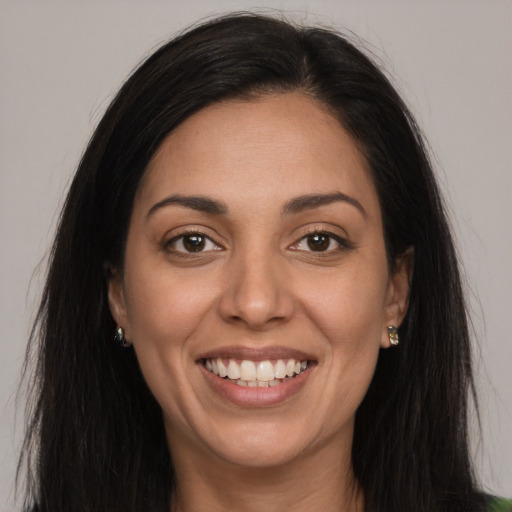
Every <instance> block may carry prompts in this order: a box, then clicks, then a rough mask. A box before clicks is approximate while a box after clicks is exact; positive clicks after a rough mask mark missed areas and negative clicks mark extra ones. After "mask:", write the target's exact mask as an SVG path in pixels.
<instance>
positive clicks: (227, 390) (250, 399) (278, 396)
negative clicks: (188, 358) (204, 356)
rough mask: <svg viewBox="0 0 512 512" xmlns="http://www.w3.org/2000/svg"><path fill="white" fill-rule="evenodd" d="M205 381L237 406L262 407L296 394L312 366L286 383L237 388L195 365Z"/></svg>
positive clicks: (200, 364)
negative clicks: (263, 386)
mask: <svg viewBox="0 0 512 512" xmlns="http://www.w3.org/2000/svg"><path fill="white" fill-rule="evenodd" d="M197 364H198V366H199V369H200V370H201V371H202V373H203V375H204V377H205V379H206V381H207V382H208V384H209V385H210V387H212V388H213V389H214V391H216V392H217V393H218V394H219V395H221V396H222V397H224V398H225V399H227V400H229V401H230V402H233V403H234V404H237V405H242V406H246V407H262V406H267V405H277V404H280V403H282V402H284V401H286V400H288V399H289V398H290V397H292V396H293V395H295V394H296V393H298V392H299V391H300V390H301V389H302V387H303V386H304V384H305V383H306V381H307V379H308V377H309V376H310V374H311V370H312V366H313V365H310V364H308V367H307V368H306V369H305V370H304V371H303V372H301V373H300V374H299V375H297V376H295V377H293V378H292V379H290V380H287V381H286V382H283V383H281V384H278V385H277V386H271V387H267V388H260V387H254V388H252V387H248V386H239V385H238V384H235V383H234V382H231V381H230V380H228V379H223V378H222V377H218V376H217V375H215V374H214V373H212V372H210V371H208V370H207V369H206V368H205V367H204V366H203V364H202V363H197Z"/></svg>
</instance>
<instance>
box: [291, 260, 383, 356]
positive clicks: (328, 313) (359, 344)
mask: <svg viewBox="0 0 512 512" xmlns="http://www.w3.org/2000/svg"><path fill="white" fill-rule="evenodd" d="M379 267H380V265H378V264H372V263H371V262H369V263H368V265H365V266H364V267H361V266H360V265H354V266H348V265H347V268H346V269H344V270H343V271H340V272H336V273H332V274H326V275H324V276H320V277H319V276H318V275H317V276H316V279H315V282H314V284H313V283H307V282H304V283H303V286H302V290H301V292H300V294H301V296H302V297H303V300H302V302H303V304H304V308H305V309H306V311H307V312H308V314H309V315H310V316H311V318H312V320H313V322H314V323H315V324H316V326H317V327H318V328H319V329H320V330H321V331H322V333H323V334H324V336H325V338H326V339H327V340H328V341H329V343H330V344H331V345H332V347H333V349H334V348H337V347H338V346H340V348H345V349H347V350H353V351H356V352H357V351H358V350H364V349H365V347H366V345H367V344H368V343H370V344H375V345H377V346H378V345H379V342H380V335H381V329H382V323H383V319H384V316H385V304H386V295H387V273H386V272H382V271H381V269H380V268H379Z"/></svg>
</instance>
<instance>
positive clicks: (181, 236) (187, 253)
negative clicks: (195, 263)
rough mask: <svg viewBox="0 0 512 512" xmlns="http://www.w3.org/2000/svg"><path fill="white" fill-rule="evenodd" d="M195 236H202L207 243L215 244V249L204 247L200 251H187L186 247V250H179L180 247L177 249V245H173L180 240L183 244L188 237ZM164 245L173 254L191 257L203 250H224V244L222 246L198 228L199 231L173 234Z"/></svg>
mask: <svg viewBox="0 0 512 512" xmlns="http://www.w3.org/2000/svg"><path fill="white" fill-rule="evenodd" d="M194 236H195V237H198V238H202V239H203V241H204V243H205V244H208V243H211V244H213V245H214V246H215V249H207V250H206V251H204V250H202V249H201V250H199V251H187V250H186V249H185V248H184V249H185V250H178V249H176V247H172V246H173V244H177V243H179V242H180V241H181V244H183V242H184V240H185V239H186V238H189V239H190V238H192V237H194ZM164 246H165V249H166V250H167V251H169V252H172V253H173V254H175V255H177V256H181V257H185V258H191V257H192V258H194V257H197V256H198V255H200V254H201V253H203V252H210V251H220V250H222V246H220V245H219V244H217V243H216V242H214V241H213V240H212V239H211V238H210V237H209V236H207V235H205V234H204V233H203V232H201V231H198V230H197V231H195V230H194V231H186V232H184V233H180V234H179V235H176V236H173V237H172V238H170V239H169V240H167V241H166V242H165V243H164Z"/></svg>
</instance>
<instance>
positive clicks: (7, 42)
mask: <svg viewBox="0 0 512 512" xmlns="http://www.w3.org/2000/svg"><path fill="white" fill-rule="evenodd" d="M263 5H264V6H265V7H266V8H273V9H281V10H284V11H286V12H287V13H288V16H289V17H291V18H292V19H295V20H299V21H305V22H308V23H322V24H324V25H327V26H334V27H337V28H340V29H346V30H348V31H354V32H355V33H356V34H358V35H359V36H360V37H362V38H364V39H366V40H367V41H368V42H369V43H370V44H371V46H372V51H373V52H374V53H375V54H376V55H377V57H378V58H379V59H381V61H382V62H383V64H384V66H385V67H386V69H387V70H388V72H389V73H390V74H391V75H392V76H393V77H394V81H395V83H396V84H397V85H398V88H399V89H400V90H401V92H402V94H403V95H404V97H405V98H406V100H407V102H408V104H409V105H410V106H411V108H412V110H413V112H414V113H415V114H416V115H417V118H418V120H419V122H420V125H421V126H422V127H423V129H424V131H425V133H426V135H427V138H428V140H429V141H430V144H431V147H432V151H433V153H434V155H435V156H434V163H435V165H436V168H437V171H438V174H439V179H440V182H441V184H442V187H443V189H444V191H445V194H446V198H447V201H448V203H449V205H450V209H451V211H452V213H453V226H454V230H455V233H456V236H457V240H458V246H459V251H460V255H461V257H462V259H463V262H464V265H465V268H466V281H467V289H468V293H469V296H470V303H471V309H472V313H473V321H474V326H475V340H477V341H478V344H479V347H480V349H479V350H478V352H477V354H476V356H477V378H478V389H479V392H480V396H481V409H482V410H481V412H482V424H483V436H482V437H481V438H480V437H478V436H476V435H475V437H474V443H473V444H474V452H475V457H476V461H477V467H478V470H479V474H480V475H481V478H482V481H483V483H484V484H485V486H486V487H487V488H488V489H490V490H492V491H494V492H496V493H498V494H504V495H508V496H511V495H512V471H511V463H512V385H511V383H512V378H511V376H510V373H511V371H512V364H511V363H512V343H511V341H512V334H511V333H512V265H511V261H512V260H511V256H512V228H511V225H512V223H511V220H512V207H511V206H510V201H511V195H512V165H511V164H512V156H511V146H512V64H511V63H512V58H511V57H512V2H510V1H508V0H491V1H489V0H479V1H471V0H459V1H456V0H448V1H447V0H439V1H426V0H423V1H422V0H407V1H404V0H402V1H385V0H372V1H370V0H366V1H364V0H363V1H343V0H331V1H327V0H324V1H321V0H290V1H284V0H283V1H270V0H268V1H267V2H266V3H258V2H254V1H234V0H231V1H230V0H211V1H210V2H206V1H202V2H201V1H199V0H186V1H183V2H178V1H173V0H171V1H157V0H150V1H148V0H146V1H129V0H124V1H113V0H111V1H102V2H99V1H90V0H89V1H88V2H87V3H86V2H78V1H76V2H73V1H62V2H57V1H49V0H40V1H33V2H28V1H24V0H17V1H16V0H13V1H5V0H0V240H1V253H0V258H1V259H0V283H1V284H0V327H1V333H2V334H1V336H0V411H1V412H0V416H1V419H0V461H1V462H0V508H1V507H3V508H1V510H3V511H8V510H13V509H14V504H13V501H12V499H13V493H12V483H13V476H14V473H15V466H16V458H17V455H16V452H17V450H18V449H19V442H20V438H21V433H22V427H21V425H22V422H21V420H22V413H23V397H21V402H20V405H19V407H18V411H19V412H18V415H17V416H16V415H15V405H16V404H15V392H16V388H17V385H18V381H19V375H20V371H21V364H22V359H23V353H24V346H25V343H26V339H27V335H28V331H29V326H30V323H31V320H32V319H33V317H34V310H35V304H36V302H35V298H36V297H37V296H38V294H39V292H40V289H41V284H42V282H43V276H44V268H45V263H44V257H45V256H46V255H47V252H48V246H49V243H50V240H51V239H52V234H53V230H54V227H55V223H56V219H57V216H58V213H57V212H58V207H59V206H60V205H61V204H62V199H63V194H64V192H65V190H66V188H67V185H68V183H69V178H70V176H71V174H72V172H73V170H74V168H75V167H76V164H77V161H78V159H79V157H80V154H81V152H82V151H83V148H84V146H85V144H86V142H87V140H88V138H89V136H90V134H91V132H92V129H93V127H94V126H95V125H96V123H97V122H98V121H99V119H100V117H101V115H102V112H103V111H104V109H105V107H106V105H107V103H108V101H109V99H111V98H112V95H113V94H114V93H115V91H116V90H117V88H118V86H119V85H120V83H121V81H122V80H123V79H124V78H125V77H126V75H127V74H128V72H129V71H130V70H131V69H132V68H133V67H134V66H135V64H136V63H137V62H139V61H140V59H142V58H143V57H144V56H145V55H147V53H148V52H149V51H151V50H152V49H154V48H155V47H156V46H157V45H158V44H159V43H160V42H162V41H164V40H165V39H167V38H168V36H170V35H171V34H173V33H175V32H176V31H177V30H180V29H182V28H184V27H185V26H187V25H188V24H190V23H192V22H194V21H196V20H198V19H199V18H204V17H205V16H208V15H211V14H214V13H221V12H226V11H229V10H234V9H235V10H240V9H252V8H255V7H256V8H258V9H260V10H261V9H262V6H263ZM41 261H43V263H42V264H41V265H40V266H39V269H38V270H37V271H35V270H36V268H37V267H38V264H39V263H40V262H41ZM473 423H474V422H473Z"/></svg>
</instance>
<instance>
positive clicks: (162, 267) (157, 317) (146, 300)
mask: <svg viewBox="0 0 512 512" xmlns="http://www.w3.org/2000/svg"><path fill="white" fill-rule="evenodd" d="M201 274H202V273H201V272H200V271H196V272H195V273H190V272H185V273H181V272H173V271H172V268H171V267H170V265H168V264H165V262H164V263H163V264H162V263H160V262H157V263H156V264H154V265H152V266H146V267H143V266H139V267H138V268H137V269H136V270H135V271H132V272H131V274H130V275H131V279H130V281H129V282H127V296H128V297H129V298H130V300H129V301H128V302H127V311H128V317H129V321H130V327H131V330H132V333H133V334H132V336H133V340H134V343H135V344H136V345H137V344H141V343H142V344H144V345H147V344H152V343H163V344H165V345H166V346H174V347H176V346H182V345H183V343H184V342H186V340H187V338H188V336H189V335H190V333H191V332H192V331H193V330H194V328H195V327H196V326H197V325H198V323H199V322H200V320H201V318H202V316H203V315H204V314H205V312H206V311H207V310H208V308H209V306H210V304H211V302H212V300H213V295H214V293H213V290H212V287H211V286H208V285H207V284H205V283H208V281H207V280H205V276H202V275H201Z"/></svg>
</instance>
